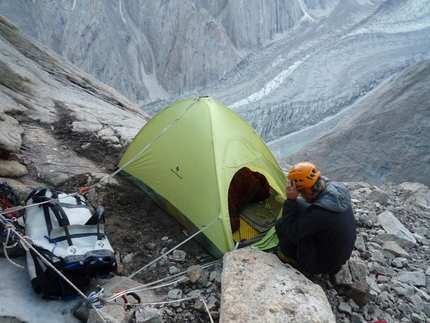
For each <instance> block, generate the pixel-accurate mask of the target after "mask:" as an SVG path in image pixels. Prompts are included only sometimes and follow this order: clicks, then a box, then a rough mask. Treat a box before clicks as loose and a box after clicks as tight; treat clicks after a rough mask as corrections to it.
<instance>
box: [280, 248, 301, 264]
mask: <svg viewBox="0 0 430 323" xmlns="http://www.w3.org/2000/svg"><path fill="white" fill-rule="evenodd" d="M274 253H275V255H276V256H277V257H278V258H279V260H281V261H282V262H283V263H284V264H290V265H291V266H293V267H294V268H296V269H298V268H299V263H298V262H297V260H294V259H293V258H290V257H288V256H286V255H284V253H283V252H282V251H281V249H280V248H279V247H276V248H275V250H274Z"/></svg>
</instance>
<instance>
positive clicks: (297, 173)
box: [288, 161, 321, 193]
mask: <svg viewBox="0 0 430 323" xmlns="http://www.w3.org/2000/svg"><path fill="white" fill-rule="evenodd" d="M320 175H321V172H320V170H319V169H318V167H316V166H315V165H314V164H312V163H310V162H307V161H305V162H300V163H297V164H295V165H294V166H293V167H291V169H290V172H289V173H288V179H289V180H290V181H295V182H296V185H297V187H298V188H305V191H306V192H308V193H311V192H312V191H311V190H310V188H311V187H312V186H314V184H315V183H316V182H317V181H318V178H319V177H320Z"/></svg>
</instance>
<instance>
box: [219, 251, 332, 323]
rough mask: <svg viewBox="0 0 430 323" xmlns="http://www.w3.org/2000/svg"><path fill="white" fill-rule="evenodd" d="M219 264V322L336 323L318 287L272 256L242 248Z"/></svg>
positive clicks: (225, 256) (230, 253) (229, 254)
mask: <svg viewBox="0 0 430 323" xmlns="http://www.w3.org/2000/svg"><path fill="white" fill-rule="evenodd" d="M223 263H224V267H223V272H222V297H221V311H220V322H237V323H249V322H261V318H264V320H265V321H266V322H322V323H323V322H326V323H328V322H335V321H336V320H335V317H334V315H333V312H332V310H331V308H330V305H329V303H328V300H327V298H326V296H325V294H324V292H323V290H322V289H321V287H320V286H318V285H316V284H313V283H312V282H311V281H310V280H308V279H307V278H306V277H305V276H304V275H302V274H301V273H300V272H299V271H297V270H296V269H294V268H292V267H290V266H286V265H285V264H283V263H282V262H280V261H279V259H278V258H277V257H276V256H275V255H274V254H270V253H267V252H260V251H254V250H252V249H248V248H243V249H238V250H236V251H232V252H229V253H226V254H225V255H224V258H223ZM244 291H246V292H244ZM238 293H239V294H240V295H241V298H240V302H238V301H237V300H238V298H237V295H238Z"/></svg>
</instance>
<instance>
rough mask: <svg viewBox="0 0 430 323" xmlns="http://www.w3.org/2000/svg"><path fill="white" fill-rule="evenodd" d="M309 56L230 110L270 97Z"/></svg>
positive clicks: (233, 105) (234, 104) (235, 104)
mask: <svg viewBox="0 0 430 323" xmlns="http://www.w3.org/2000/svg"><path fill="white" fill-rule="evenodd" d="M308 57H309V55H307V56H305V57H303V60H301V61H297V62H295V63H294V64H293V65H291V66H290V67H288V68H287V69H286V70H283V71H282V72H281V73H279V74H278V75H277V76H276V77H275V78H274V79H273V80H271V81H269V82H268V83H267V84H266V85H265V86H264V87H263V88H262V89H261V90H260V91H258V92H256V93H254V94H251V95H250V96H248V97H247V98H245V99H243V100H240V101H238V102H236V103H233V104H232V105H231V106H230V108H231V109H233V110H234V109H236V108H238V107H241V106H244V105H247V104H249V103H251V102H255V101H258V100H260V99H261V98H263V97H265V96H266V95H269V94H270V93H271V92H272V91H273V90H275V89H276V88H278V87H279V86H281V84H282V83H283V82H284V80H285V79H286V78H287V77H288V76H289V75H290V74H291V73H292V72H294V70H295V69H296V68H297V67H298V66H299V65H300V64H302V63H303V62H304V61H305V60H306V59H307V58H308Z"/></svg>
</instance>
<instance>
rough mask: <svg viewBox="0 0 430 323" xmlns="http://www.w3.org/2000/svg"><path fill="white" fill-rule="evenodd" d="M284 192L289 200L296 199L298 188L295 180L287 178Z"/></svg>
mask: <svg viewBox="0 0 430 323" xmlns="http://www.w3.org/2000/svg"><path fill="white" fill-rule="evenodd" d="M285 193H286V194H287V198H288V199H290V200H295V199H297V196H299V190H298V189H297V187H296V182H295V181H290V180H288V182H287V187H286V188H285Z"/></svg>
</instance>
